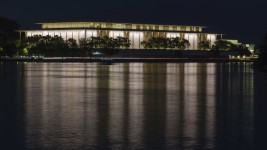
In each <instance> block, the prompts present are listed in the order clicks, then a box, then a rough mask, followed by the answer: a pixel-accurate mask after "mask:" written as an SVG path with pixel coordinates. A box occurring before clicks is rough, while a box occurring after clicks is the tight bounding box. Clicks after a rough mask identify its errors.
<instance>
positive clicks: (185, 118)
mask: <svg viewBox="0 0 267 150" xmlns="http://www.w3.org/2000/svg"><path fill="white" fill-rule="evenodd" d="M0 66H1V67H0V69H1V70H3V71H5V72H7V70H10V68H11V71H9V74H7V73H3V72H2V73H1V76H0V80H1V81H2V82H4V83H5V82H7V81H6V80H14V79H16V80H15V81H13V82H14V83H12V84H11V85H10V88H11V89H6V90H7V91H5V92H9V93H11V94H12V92H16V93H13V94H15V95H16V96H13V97H11V98H12V99H13V100H15V101H16V100H17V101H18V100H20V101H22V103H23V104H18V108H20V110H17V111H19V112H20V113H21V115H22V116H21V117H20V119H19V120H18V122H21V125H22V126H21V127H20V128H19V129H18V131H17V132H19V133H21V138H22V139H24V141H23V143H21V146H23V147H24V148H25V149H39V148H43V149H227V148H228V149H229V148H236V147H238V148H240V147H241V148H243V149H246V148H252V147H253V138H254V124H253V123H254V120H253V119H254V99H255V98H254V74H253V70H252V69H251V68H250V66H249V64H247V63H226V64H216V63H116V64H112V65H101V64H98V63H27V64H1V65H0ZM12 68H13V70H12ZM10 74H11V75H10ZM13 86H16V88H18V89H20V90H18V91H12V88H14V87H13ZM1 88H3V87H1ZM22 89H23V90H22ZM0 96H2V98H4V99H6V100H7V96H6V95H5V94H4V93H2V94H1V95H0ZM2 98H1V99H2ZM11 117H14V116H11ZM14 134H16V133H14Z"/></svg>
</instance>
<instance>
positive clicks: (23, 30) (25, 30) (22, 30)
mask: <svg viewBox="0 0 267 150" xmlns="http://www.w3.org/2000/svg"><path fill="white" fill-rule="evenodd" d="M53 30H61V31H64V30H111V31H137V32H170V33H196V34H216V35H225V34H222V33H211V32H190V31H169V30H135V29H132V30H130V29H98V28H51V29H21V30H16V31H17V32H27V31H53Z"/></svg>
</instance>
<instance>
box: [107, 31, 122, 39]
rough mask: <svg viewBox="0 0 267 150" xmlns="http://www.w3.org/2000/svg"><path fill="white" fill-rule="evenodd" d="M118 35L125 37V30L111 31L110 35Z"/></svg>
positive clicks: (114, 36)
mask: <svg viewBox="0 0 267 150" xmlns="http://www.w3.org/2000/svg"><path fill="white" fill-rule="evenodd" d="M118 36H121V37H124V32H123V31H110V32H109V37H113V38H116V37H118Z"/></svg>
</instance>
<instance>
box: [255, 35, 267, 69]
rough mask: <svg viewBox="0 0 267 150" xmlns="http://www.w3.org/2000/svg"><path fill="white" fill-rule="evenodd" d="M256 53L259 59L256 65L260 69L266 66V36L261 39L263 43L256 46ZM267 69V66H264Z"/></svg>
mask: <svg viewBox="0 0 267 150" xmlns="http://www.w3.org/2000/svg"><path fill="white" fill-rule="evenodd" d="M257 53H258V54H259V59H258V61H257V64H258V65H259V66H260V67H262V66H266V65H267V34H265V37H264V38H263V41H262V42H261V44H260V45H259V46H257ZM266 68H267V66H266Z"/></svg>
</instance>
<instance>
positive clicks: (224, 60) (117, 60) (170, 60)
mask: <svg viewBox="0 0 267 150" xmlns="http://www.w3.org/2000/svg"><path fill="white" fill-rule="evenodd" d="M0 62H51V63H53V62H58V63H61V62H62V63H64V62H74V63H75V62H92V63H94V62H109V63H131V62H145V63H149V62H151V63H154V62H155V63H156V62H162V63H183V62H192V63H194V62H203V63H208V62H214V63H227V62H255V59H254V60H252V59H228V58H114V57H107V58H91V59H90V58H71V57H63V58H59V57H57V58H43V59H23V58H19V59H18V58H8V59H0Z"/></svg>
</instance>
